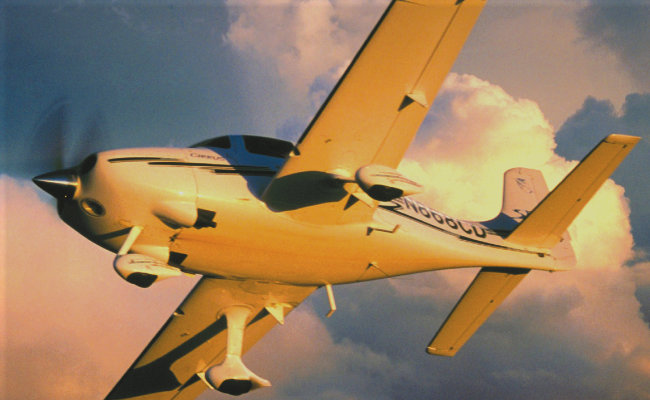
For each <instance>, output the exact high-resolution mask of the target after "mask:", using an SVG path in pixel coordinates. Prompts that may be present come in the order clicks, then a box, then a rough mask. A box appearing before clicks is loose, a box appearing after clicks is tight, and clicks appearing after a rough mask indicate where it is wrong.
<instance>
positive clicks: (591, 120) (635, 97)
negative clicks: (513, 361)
mask: <svg viewBox="0 0 650 400" xmlns="http://www.w3.org/2000/svg"><path fill="white" fill-rule="evenodd" d="M649 126H650V93H632V94H629V95H628V96H627V97H626V99H625V103H624V104H623V106H622V107H621V109H620V110H617V109H616V108H615V107H614V105H613V104H612V103H611V102H610V101H608V100H598V99H595V98H593V97H588V98H587V99H585V101H584V103H583V104H582V107H581V108H580V109H579V110H577V111H576V112H575V113H574V114H573V115H572V116H571V117H569V118H568V119H567V120H566V122H565V123H564V124H563V125H562V126H561V127H560V129H559V130H558V132H557V143H558V149H557V151H558V154H560V155H562V156H564V157H570V158H574V159H579V158H582V157H583V156H584V155H585V154H586V153H587V152H588V151H589V150H590V148H591V146H593V143H595V142H597V141H599V140H601V139H602V138H604V137H605V136H606V135H608V134H610V133H623V134H628V135H636V136H640V137H642V140H641V142H639V144H638V145H637V146H636V147H635V148H634V150H633V151H632V152H631V153H630V155H629V156H628V157H627V158H626V159H625V161H624V162H623V163H622V164H621V166H620V167H619V169H618V170H617V171H616V172H615V173H614V178H615V180H616V181H617V182H619V183H621V184H623V185H624V186H625V189H626V195H627V197H628V198H629V199H630V205H631V210H632V213H631V223H632V230H633V232H634V233H635V241H636V243H637V245H638V247H639V249H640V250H642V251H644V252H646V253H647V252H648V251H650V231H649V230H648V229H647V226H649V224H650V209H648V207H647V206H646V205H647V203H648V199H649V198H650V190H649V189H648V188H650V176H649V175H648V174H647V173H643V172H644V171H646V170H647V168H646V167H647V162H648V159H649V158H650V131H649V130H648V127H649Z"/></svg>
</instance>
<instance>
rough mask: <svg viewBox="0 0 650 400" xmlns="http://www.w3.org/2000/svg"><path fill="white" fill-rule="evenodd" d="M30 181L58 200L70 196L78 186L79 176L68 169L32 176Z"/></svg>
mask: <svg viewBox="0 0 650 400" xmlns="http://www.w3.org/2000/svg"><path fill="white" fill-rule="evenodd" d="M32 181H34V183H35V184H36V186H38V187H40V188H41V189H43V190H45V191H46V192H47V193H49V194H51V195H52V196H54V197H55V198H56V199H58V200H61V199H70V198H72V197H73V196H74V193H75V192H76V191H77V187H78V186H79V177H78V176H77V174H76V173H75V172H74V171H73V170H69V169H64V170H60V171H54V172H48V173H47V174H43V175H39V176H37V177H35V178H33V179H32Z"/></svg>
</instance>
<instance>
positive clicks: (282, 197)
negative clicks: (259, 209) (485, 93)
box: [264, 0, 486, 223]
mask: <svg viewBox="0 0 650 400" xmlns="http://www.w3.org/2000/svg"><path fill="white" fill-rule="evenodd" d="M485 2H486V0H464V1H463V0H394V1H393V2H392V3H391V4H390V6H389V7H388V9H387V10H386V12H385V13H384V15H383V16H382V18H381V19H380V20H379V22H378V24H377V26H376V27H375V28H374V30H373V31H372V33H371V34H370V36H369V37H368V39H367V40H366V42H365V43H364V45H363V46H362V48H361V50H360V51H359V53H358V54H357V55H356V57H355V58H354V60H353V61H352V63H351V64H350V66H349V67H348V69H347V71H346V72H345V73H344V75H343V77H342V78H341V80H340V81H339V82H338V84H337V85H336V87H335V88H334V90H333V91H332V93H331V94H330V96H329V98H328V99H327V100H326V101H325V103H324V104H323V106H322V107H321V109H320V110H319V111H318V113H317V114H316V116H315V117H314V119H313V120H312V122H311V123H310V125H309V126H308V127H307V129H306V131H305V132H304V134H303V136H302V137H301V138H300V140H299V141H298V143H297V145H296V149H295V150H294V151H293V152H292V154H291V155H290V156H289V158H288V159H287V162H286V164H285V165H284V166H283V168H282V169H281V170H280V171H279V172H278V174H277V175H276V177H275V179H274V180H273V181H272V182H271V184H270V185H269V187H268V188H267V190H266V192H265V194H264V200H265V201H266V203H267V204H268V205H269V207H270V208H272V209H274V210H276V211H285V212H288V213H290V215H291V216H292V217H294V218H297V219H301V220H305V221H309V222H316V223H344V222H351V221H350V218H352V219H357V220H359V219H360V220H363V219H369V218H370V216H371V215H372V211H373V210H374V208H373V207H372V206H371V207H367V206H364V205H363V204H358V203H357V204H354V199H350V194H353V193H354V192H355V191H356V190H357V185H356V184H354V183H347V184H341V185H338V186H337V185H336V181H337V180H336V179H332V178H333V177H338V178H342V179H338V182H344V180H345V178H348V179H351V180H354V177H355V173H356V171H357V170H358V169H359V168H360V167H362V166H365V165H368V164H380V165H384V166H388V167H391V168H395V167H397V165H398V164H399V162H400V161H401V159H402V157H403V156H404V153H405V152H406V150H407V148H408V146H409V144H410V143H411V141H412V140H413V138H414V136H415V133H416V132H417V129H418V127H419V126H420V124H421V123H422V121H423V120H424V117H425V116H426V113H427V111H428V109H429V107H430V106H431V104H432V103H433V100H434V98H435V96H436V94H437V92H438V90H439V88H440V86H441V85H442V83H443V81H444V79H445V77H446V76H447V74H448V72H449V70H450V69H451V67H452V65H453V63H454V61H455V59H456V56H457V55H458V53H459V52H460V49H461V48H462V46H463V44H464V42H465V40H466V38H467V36H468V35H469V33H470V31H471V29H472V27H473V26H474V23H475V21H476V19H477V18H478V16H479V14H480V12H481V10H482V8H483V5H484V4H485ZM364 207H365V208H364ZM351 208H356V209H358V210H359V211H358V212H353V211H352V210H351ZM343 210H349V211H348V212H346V213H345V214H346V217H345V218H344V217H343V214H344V213H343Z"/></svg>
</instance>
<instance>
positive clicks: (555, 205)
mask: <svg viewBox="0 0 650 400" xmlns="http://www.w3.org/2000/svg"><path fill="white" fill-rule="evenodd" d="M639 140H640V138H639V137H636V136H626V135H617V134H612V135H609V136H607V137H606V138H605V139H603V140H602V141H601V142H600V143H599V144H598V145H597V146H596V147H595V148H594V149H593V150H592V151H591V152H590V153H589V154H588V155H587V156H586V157H585V158H584V159H583V160H582V161H581V162H580V163H579V164H578V165H577V166H576V167H575V168H574V169H573V170H572V171H571V172H570V173H569V175H567V176H566V178H564V180H563V181H562V182H560V184H559V185H557V186H556V187H555V189H553V191H552V192H551V193H549V194H548V195H547V196H546V197H545V198H544V199H543V200H542V201H541V202H540V203H539V204H538V205H537V207H535V209H534V210H533V211H532V212H531V213H530V214H529V215H528V216H527V217H526V218H525V219H524V220H523V221H522V223H521V224H519V225H518V226H517V227H516V228H515V230H514V231H513V232H512V233H511V234H510V235H509V236H508V237H507V238H506V240H507V241H509V242H512V243H517V244H520V245H524V246H534V247H541V248H552V247H553V246H555V245H556V244H557V243H559V242H560V241H561V239H562V236H563V234H564V232H565V231H566V230H567V228H568V227H569V225H570V224H571V222H573V220H574V219H575V217H576V216H577V215H578V213H580V211H581V210H582V209H583V208H584V206H585V205H586V204H587V202H589V200H590V199H591V198H592V197H593V195H594V194H595V193H596V191H597V190H598V189H599V188H600V187H601V186H602V184H603V183H604V182H605V181H606V180H607V178H609V176H610V175H611V174H612V173H613V172H614V170H615V169H616V168H617V167H618V165H619V164H620V163H621V161H623V159H624V158H625V157H626V156H627V155H628V153H629V152H630V151H631V150H632V149H633V148H634V146H635V145H636V144H637V143H638V142H639Z"/></svg>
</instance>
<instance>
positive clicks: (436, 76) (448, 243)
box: [34, 0, 639, 400]
mask: <svg viewBox="0 0 650 400" xmlns="http://www.w3.org/2000/svg"><path fill="white" fill-rule="evenodd" d="M484 4H485V0H464V1H463V0H394V1H393V2H392V3H391V4H390V5H389V7H388V9H387V10H386V12H385V13H384V14H383V16H382V17H381V19H380V20H379V22H378V24H377V25H376V27H375V28H374V29H373V31H372V32H371V34H370V36H369V38H368V39H367V40H366V42H365V43H364V44H363V46H362V48H361V50H360V51H359V52H358V54H357V55H356V57H355V58H354V60H353V61H352V63H351V64H350V66H349V67H348V69H347V71H346V72H345V73H344V75H343V77H342V78H341V80H340V81H339V82H338V84H337V85H336V87H335V88H334V90H333V91H332V93H331V94H330V96H329V98H328V99H327V100H326V101H325V103H324V104H323V106H322V107H321V109H320V110H319V111H318V113H317V114H316V116H315V117H314V119H313V120H312V122H311V124H310V125H309V126H308V128H307V129H306V131H305V133H304V134H303V136H302V137H301V138H300V140H298V143H296V144H293V143H289V142H286V141H282V140H278V139H273V138H267V137H256V136H222V137H218V138H215V139H211V140H206V141H204V142H201V143H198V144H196V145H194V146H192V147H190V148H174V149H172V148H140V149H122V150H114V151H106V152H101V153H97V154H93V155H90V156H88V157H87V158H86V159H85V160H84V161H83V162H82V163H81V164H80V165H78V166H76V167H73V168H69V169H65V170H59V171H55V172H51V173H47V174H44V175H40V176H38V177H36V178H34V182H35V183H36V184H37V185H38V186H39V187H41V188H42V189H43V190H45V191H46V192H48V193H50V194H51V195H52V196H54V197H55V198H56V199H57V201H58V212H59V215H60V217H61V219H62V220H63V221H65V222H66V223H67V224H68V225H70V226H71V227H73V228H74V229H75V230H77V231H78V232H79V233H81V234H82V235H84V236H85V237H86V238H88V239H89V240H91V241H92V242H94V243H96V244H98V245H100V246H102V247H104V248H106V249H108V250H110V251H112V252H115V253H116V254H117V255H116V257H115V261H114V268H115V270H116V271H117V273H118V274H119V275H120V276H121V277H123V278H124V279H125V280H126V281H128V282H130V283H133V284H135V285H138V286H141V287H148V286H150V285H151V284H153V283H154V282H157V281H159V280H162V279H165V278H169V277H173V276H178V275H181V274H184V273H187V274H200V275H202V278H201V280H200V281H199V282H198V283H197V284H196V286H195V287H194V288H193V289H192V291H191V292H190V293H189V294H188V296H187V298H186V299H185V300H184V301H183V302H182V303H181V304H180V306H179V307H178V309H177V310H176V311H175V312H174V313H173V314H172V315H171V316H170V318H169V320H168V321H167V323H166V324H165V325H164V326H163V327H162V329H161V330H160V332H159V333H158V334H157V335H156V337H155V338H154V339H153V340H152V341H151V343H150V344H149V345H148V346H147V348H146V349H145V350H144V351H143V353H142V354H141V355H140V356H139V357H138V359H137V360H136V361H135V362H134V364H133V365H132V366H131V368H130V369H129V370H128V371H127V372H126V373H125V375H124V376H123V377H122V379H121V380H120V381H119V382H118V383H117V385H116V386H115V387H114V388H113V390H112V391H111V392H110V393H109V395H108V397H107V399H147V400H164V399H194V398H196V397H197V396H198V395H199V394H200V393H202V392H203V391H204V390H205V389H207V388H210V389H216V390H219V391H221V392H224V393H228V394H232V395H239V394H243V393H246V392H248V391H250V390H252V389H257V388H261V387H265V386H270V382H269V381H267V380H266V379H263V378H261V377H259V376H258V375H256V374H254V373H253V372H251V371H250V370H249V369H248V368H246V366H245V365H244V364H243V362H242V360H241V355H242V354H243V353H244V352H245V351H247V350H248V349H250V348H251V346H253V344H255V342H257V340H259V339H260V338H261V337H262V336H263V335H264V334H266V333H267V332H268V331H269V330H270V329H271V328H272V327H273V326H274V325H275V324H276V323H280V324H282V323H284V318H285V316H286V315H287V314H288V313H289V312H290V311H291V310H292V309H294V308H295V307H296V306H298V304H300V303H301V302H302V301H303V300H304V299H305V298H306V297H307V296H309V294H311V293H312V292H313V291H314V290H316V289H317V288H320V287H325V288H326V291H327V294H328V298H329V302H330V307H331V311H330V314H331V313H332V312H333V311H334V310H335V309H336V304H335V300H334V295H333V291H332V285H336V284H344V283H351V282H359V281H368V280H373V279H382V278H388V277H393V276H398V275H404V274H412V273H417V272H423V271H432V270H439V269H446V268H462V267H480V270H479V272H478V274H477V275H476V278H475V279H474V281H473V282H472V283H471V284H470V286H469V287H468V289H467V291H466V292H465V294H464V295H463V296H462V297H461V299H460V300H459V302H458V304H457V305H456V306H455V308H454V309H453V311H452V312H451V313H450V315H449V317H448V318H447V320H446V321H445V322H444V323H443V325H442V326H441V328H440V329H439V330H438V332H437V333H436V335H435V336H434V338H433V339H432V341H431V343H429V345H428V347H427V351H428V352H429V353H431V354H437V355H444V356H453V355H454V354H455V353H456V352H457V351H458V350H459V349H460V347H461V346H462V345H463V344H464V343H465V342H466V341H467V340H468V339H469V338H470V337H471V336H472V334H473V333H474V332H475V331H476V330H477V329H478V327H479V326H480V325H481V324H482V323H483V322H484V321H485V320H486V319H487V318H488V317H489V315H490V314H491V313H492V312H493V311H494V310H495V309H496V307H497V306H498V305H499V304H500V303H501V302H502V301H503V300H504V298H505V297H506V296H507V295H508V294H509V293H510V292H511V291H512V290H513V289H514V288H515V286H516V285H517V284H518V283H519V282H520V281H521V280H522V279H523V278H524V277H525V276H526V274H527V273H528V272H529V271H530V270H532V269H537V270H545V271H554V270H559V269H566V268H568V267H570V266H571V265H572V264H573V263H574V262H575V257H574V255H573V251H572V249H571V244H570V238H569V236H568V234H567V232H566V229H567V227H568V226H569V224H570V223H571V222H572V221H573V219H574V218H575V217H576V215H577V214H578V213H579V212H580V210H581V209H582V208H583V207H584V205H585V204H586V203H587V201H588V200H589V199H590V198H591V197H592V196H593V194H594V193H595V192H596V191H597V189H598V188H599V187H600V186H601V184H602V183H603V182H604V181H605V180H606V179H607V178H608V176H609V175H610V174H611V173H612V172H613V171H614V169H615V168H616V167H617V166H618V164H619V163H620V162H621V161H622V160H623V158H625V156H626V155H627V154H628V153H629V151H630V150H631V149H632V148H633V147H634V145H635V144H636V143H637V142H638V140H639V138H637V137H632V136H624V135H616V134H613V135H610V136H608V137H607V138H605V139H604V140H603V141H602V142H600V144H598V145H597V146H596V147H595V148H594V150H593V151H592V152H591V153H589V155H587V157H586V158H585V159H584V160H583V161H582V162H581V163H580V164H579V165H578V166H577V167H576V168H575V169H574V170H573V171H572V172H571V173H570V174H569V175H568V176H567V177H566V178H565V179H564V180H563V181H562V182H561V183H560V184H559V185H558V186H557V187H556V188H555V189H554V190H553V191H551V192H549V190H548V188H547V186H546V183H545V181H544V178H543V176H542V174H541V173H540V172H539V171H537V170H532V169H526V168H514V169H511V170H509V171H507V172H506V173H505V176H504V199H503V207H502V210H501V213H500V214H499V215H498V216H497V217H496V218H494V219H492V220H490V221H483V222H474V221H464V220H460V219H458V218H453V217H450V216H447V215H444V214H442V213H440V212H438V211H435V210H433V209H431V208H429V207H428V206H426V205H424V204H422V203H420V202H419V201H417V200H414V199H412V198H410V197H407V196H409V195H412V194H416V193H418V192H420V191H422V186H421V185H420V184H418V183H417V182H415V181H413V180H411V179H409V178H408V177H406V176H404V175H403V174H402V173H400V172H398V171H397V170H396V168H397V165H398V164H399V162H400V160H401V159H402V157H403V156H404V153H405V152H406V149H407V147H408V146H409V144H410V143H411V141H412V139H413V137H414V136H415V133H416V131H417V129H418V127H419V126H420V124H421V123H422V121H423V119H424V117H425V115H426V113H427V111H428V109H429V107H430V106H431V104H432V103H433V100H434V97H435V95H436V93H437V91H438V90H439V88H440V86H441V84H442V82H443V80H444V79H445V77H446V75H447V73H448V72H449V70H450V69H451V66H452V64H453V62H454V60H455V58H456V56H457V54H458V53H459V51H460V49H461V47H462V46H463V43H464V42H465V40H466V38H467V36H468V35H469V33H470V30H471V28H472V27H473V25H474V23H475V21H476V19H477V18H478V16H479V13H480V12H481V9H482V7H483V6H484Z"/></svg>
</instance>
